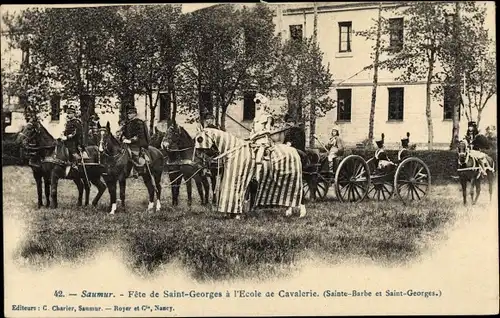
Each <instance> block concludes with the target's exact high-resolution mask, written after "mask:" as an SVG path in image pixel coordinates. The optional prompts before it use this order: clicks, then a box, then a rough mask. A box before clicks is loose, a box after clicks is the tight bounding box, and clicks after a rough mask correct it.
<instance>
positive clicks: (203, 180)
mask: <svg viewBox="0 0 500 318" xmlns="http://www.w3.org/2000/svg"><path fill="white" fill-rule="evenodd" d="M201 184H202V185H203V191H205V204H208V200H209V197H210V186H209V184H208V178H207V177H206V176H204V177H201Z"/></svg>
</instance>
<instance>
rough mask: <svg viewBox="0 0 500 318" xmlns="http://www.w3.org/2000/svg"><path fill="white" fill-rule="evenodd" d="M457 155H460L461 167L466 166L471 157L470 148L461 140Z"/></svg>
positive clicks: (459, 162)
mask: <svg viewBox="0 0 500 318" xmlns="http://www.w3.org/2000/svg"><path fill="white" fill-rule="evenodd" d="M457 154H458V164H459V165H464V164H466V163H467V159H468V156H469V147H468V144H467V142H466V141H465V140H461V141H459V142H458V146H457Z"/></svg>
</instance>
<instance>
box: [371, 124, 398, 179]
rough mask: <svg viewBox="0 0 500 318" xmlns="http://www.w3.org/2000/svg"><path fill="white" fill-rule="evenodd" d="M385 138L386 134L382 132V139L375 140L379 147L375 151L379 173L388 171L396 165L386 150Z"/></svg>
mask: <svg viewBox="0 0 500 318" xmlns="http://www.w3.org/2000/svg"><path fill="white" fill-rule="evenodd" d="M384 139H385V135H384V134H383V133H382V135H381V136H380V139H378V140H375V143H376V144H377V148H378V149H377V150H376V151H375V156H374V158H375V163H376V167H377V171H378V172H379V173H387V172H388V170H389V169H391V168H392V167H393V166H394V163H393V162H392V161H391V159H389V156H388V155H387V153H386V152H385V146H384Z"/></svg>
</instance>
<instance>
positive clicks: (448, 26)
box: [444, 13, 456, 35]
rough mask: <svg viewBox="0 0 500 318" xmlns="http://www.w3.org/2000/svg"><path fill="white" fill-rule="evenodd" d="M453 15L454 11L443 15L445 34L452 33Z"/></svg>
mask: <svg viewBox="0 0 500 318" xmlns="http://www.w3.org/2000/svg"><path fill="white" fill-rule="evenodd" d="M455 17H456V15H455V14H454V13H447V14H445V16H444V32H445V34H446V35H449V34H452V33H453V29H454V26H455Z"/></svg>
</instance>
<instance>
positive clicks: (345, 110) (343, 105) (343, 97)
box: [337, 88, 352, 121]
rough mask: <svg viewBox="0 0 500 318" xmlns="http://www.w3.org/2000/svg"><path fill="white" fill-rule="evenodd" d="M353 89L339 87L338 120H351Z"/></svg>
mask: <svg viewBox="0 0 500 318" xmlns="http://www.w3.org/2000/svg"><path fill="white" fill-rule="evenodd" d="M351 96H352V90H351V89H350V88H349V89H337V120H338V121H351Z"/></svg>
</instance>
